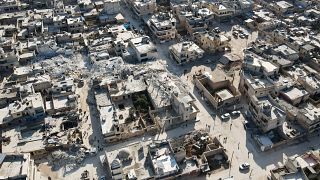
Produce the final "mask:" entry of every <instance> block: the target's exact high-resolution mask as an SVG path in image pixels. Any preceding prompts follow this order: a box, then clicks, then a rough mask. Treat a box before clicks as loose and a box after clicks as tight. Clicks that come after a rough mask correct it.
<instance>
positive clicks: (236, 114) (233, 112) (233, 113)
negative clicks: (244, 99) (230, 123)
mask: <svg viewBox="0 0 320 180" xmlns="http://www.w3.org/2000/svg"><path fill="white" fill-rule="evenodd" d="M240 113H241V112H240V111H232V112H231V115H232V116H238V115H240Z"/></svg>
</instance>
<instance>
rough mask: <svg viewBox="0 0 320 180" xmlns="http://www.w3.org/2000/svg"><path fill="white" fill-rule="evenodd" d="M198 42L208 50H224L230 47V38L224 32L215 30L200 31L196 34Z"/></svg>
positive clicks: (210, 51) (213, 51)
mask: <svg viewBox="0 0 320 180" xmlns="http://www.w3.org/2000/svg"><path fill="white" fill-rule="evenodd" d="M194 37H195V41H196V42H197V44H198V45H199V46H200V47H201V48H202V49H203V50H205V51H206V52H209V53H215V52H224V51H226V50H227V49H230V43H229V42H230V39H229V38H228V37H227V36H225V35H224V34H218V33H215V32H213V31H212V32H199V33H195V34H194Z"/></svg>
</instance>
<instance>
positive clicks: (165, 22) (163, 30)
mask: <svg viewBox="0 0 320 180" xmlns="http://www.w3.org/2000/svg"><path fill="white" fill-rule="evenodd" d="M146 23H147V25H148V26H149V28H150V30H151V32H152V34H153V36H154V37H156V38H157V39H158V40H159V41H160V42H165V41H170V40H172V39H174V38H175V37H176V33H177V30H176V19H175V18H174V17H172V15H171V14H169V13H159V14H156V15H153V16H152V17H151V18H150V19H149V20H147V22H146Z"/></svg>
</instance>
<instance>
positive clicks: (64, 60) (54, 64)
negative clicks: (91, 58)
mask: <svg viewBox="0 0 320 180" xmlns="http://www.w3.org/2000/svg"><path fill="white" fill-rule="evenodd" d="M85 61H86V57H84V56H83V55H82V54H79V53H77V54H74V55H72V56H71V57H66V56H63V55H58V56H55V57H52V58H50V59H39V60H38V62H37V63H39V64H40V65H41V66H42V67H43V68H44V69H45V70H46V72H47V73H48V74H49V75H50V76H51V77H55V78H60V77H62V76H64V75H67V76H68V75H69V76H72V77H79V75H80V74H79V72H81V74H87V73H88V70H87V68H86V62H85Z"/></svg>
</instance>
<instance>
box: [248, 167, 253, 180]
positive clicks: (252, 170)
mask: <svg viewBox="0 0 320 180" xmlns="http://www.w3.org/2000/svg"><path fill="white" fill-rule="evenodd" d="M252 171H253V169H251V171H250V175H249V178H250V179H251V175H252Z"/></svg>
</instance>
